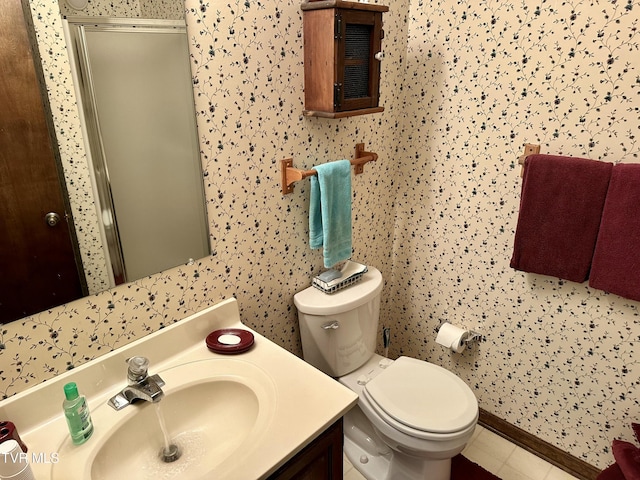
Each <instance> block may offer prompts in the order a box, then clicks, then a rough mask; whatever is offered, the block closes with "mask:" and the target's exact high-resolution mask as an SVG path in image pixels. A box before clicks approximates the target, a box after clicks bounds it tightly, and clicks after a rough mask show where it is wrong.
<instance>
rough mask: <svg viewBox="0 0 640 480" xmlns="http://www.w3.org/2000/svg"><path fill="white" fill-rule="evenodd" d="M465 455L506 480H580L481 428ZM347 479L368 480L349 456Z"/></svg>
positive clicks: (345, 462) (346, 470)
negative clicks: (351, 461)
mask: <svg viewBox="0 0 640 480" xmlns="http://www.w3.org/2000/svg"><path fill="white" fill-rule="evenodd" d="M462 453H463V455H464V456H465V457H467V458H468V459H469V460H471V461H472V462H475V463H477V464H478V465H481V466H482V467H483V468H485V469H486V470H488V471H490V472H491V473H493V474H494V475H497V476H498V477H500V478H501V479H502V480H577V479H576V478H575V477H573V476H571V475H569V474H568V473H566V472H564V471H563V470H561V469H559V468H557V467H555V466H553V465H551V464H550V463H547V462H545V461H544V460H542V459H540V458H538V457H536V456H535V455H533V454H531V453H529V452H527V451H526V450H524V449H522V448H520V447H517V446H515V445H514V444H512V443H510V442H509V441H508V440H505V439H504V438H502V437H501V436H499V435H496V434H495V433H493V432H491V431H489V430H487V429H486V428H483V427H481V426H480V425H478V426H477V427H476V430H475V432H474V433H473V437H472V438H471V441H470V442H469V444H468V445H467V446H466V448H465V449H464V451H463V452H462ZM344 480H364V477H363V476H362V475H360V472H358V471H357V470H356V469H355V468H354V467H353V466H352V465H351V463H349V460H347V458H346V457H345V458H344Z"/></svg>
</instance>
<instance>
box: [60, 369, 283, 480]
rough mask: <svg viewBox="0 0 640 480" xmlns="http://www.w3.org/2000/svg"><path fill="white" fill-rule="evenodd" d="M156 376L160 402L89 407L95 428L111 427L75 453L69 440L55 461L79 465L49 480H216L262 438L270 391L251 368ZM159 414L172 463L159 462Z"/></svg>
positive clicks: (168, 372)
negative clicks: (174, 449) (175, 454)
mask: <svg viewBox="0 0 640 480" xmlns="http://www.w3.org/2000/svg"><path fill="white" fill-rule="evenodd" d="M154 373H155V372H154ZM158 373H159V374H160V376H161V377H162V379H163V380H164V381H165V383H166V385H165V387H163V390H164V392H165V397H164V398H163V399H162V400H161V401H160V402H159V403H157V404H152V403H148V402H137V403H135V404H133V405H129V406H127V407H125V408H124V409H123V410H120V411H115V410H113V409H112V408H111V407H110V406H108V405H106V404H104V403H103V404H102V405H100V406H99V407H98V408H95V407H94V411H93V415H92V416H93V421H94V424H95V425H96V426H98V425H102V426H105V425H108V426H109V427H108V428H106V429H105V428H104V427H103V428H102V429H100V428H98V427H96V430H95V432H94V434H93V436H92V438H90V439H89V441H88V442H87V443H86V444H84V445H81V446H79V447H78V446H74V445H73V444H72V443H71V441H70V440H66V441H65V442H64V443H63V444H62V446H61V448H60V450H59V457H60V458H66V459H69V458H70V457H71V456H74V457H76V456H77V457H78V458H77V460H78V461H74V462H69V461H67V462H64V463H63V462H60V463H59V464H57V465H54V466H53V470H52V473H53V475H52V477H53V479H54V480H58V479H59V480H72V479H73V478H78V479H80V478H81V479H83V480H88V479H91V480H112V479H113V480H115V479H126V478H136V479H147V478H148V479H172V478H182V479H183V478H189V479H197V478H216V477H218V476H221V475H222V474H224V472H226V471H228V470H229V469H231V468H233V466H234V465H235V464H236V463H237V462H242V461H243V459H245V458H246V457H247V456H249V455H250V454H251V453H252V451H253V449H254V448H255V445H257V444H259V440H260V438H261V436H262V435H264V433H265V432H266V431H267V427H268V426H269V424H270V422H271V420H272V417H273V412H274V410H275V388H274V385H273V383H272V381H271V380H270V378H269V376H268V375H267V374H266V373H265V372H264V371H262V370H261V369H260V368H258V367H256V366H255V365H252V364H250V363H247V362H244V361H241V360H233V359H224V360H222V359H212V360H203V361H197V362H192V363H187V364H184V365H179V366H176V367H173V368H170V369H167V370H165V371H161V372H158ZM123 386H124V385H123ZM113 393H114V394H115V393H117V392H113ZM159 413H160V415H161V418H163V419H164V423H165V425H166V431H167V433H168V437H169V438H170V443H171V444H175V445H177V446H178V448H179V449H180V452H181V454H180V457H179V458H178V459H177V460H175V461H173V462H170V463H166V462H164V461H163V460H162V459H161V458H160V457H161V455H160V454H161V452H162V450H163V448H164V445H165V441H164V438H165V436H164V434H163V430H162V429H161V420H160V418H159V416H158V414H159ZM94 437H95V438H94ZM80 457H83V458H80ZM81 462H82V463H81ZM73 465H75V468H68V467H69V466H73ZM78 465H84V466H85V468H84V471H83V469H82V468H78Z"/></svg>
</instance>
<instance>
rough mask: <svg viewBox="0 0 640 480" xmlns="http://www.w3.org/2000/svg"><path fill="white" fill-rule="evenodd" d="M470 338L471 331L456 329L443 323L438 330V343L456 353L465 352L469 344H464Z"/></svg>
mask: <svg viewBox="0 0 640 480" xmlns="http://www.w3.org/2000/svg"><path fill="white" fill-rule="evenodd" d="M468 337H469V330H465V329H464V328H460V327H456V326H455V325H451V324H450V323H443V324H442V325H441V326H440V329H439V330H438V335H437V336H436V343H437V344H439V345H442V346H444V347H446V348H450V349H451V350H453V351H454V352H456V353H460V352H462V351H464V349H465V348H466V346H467V344H466V343H465V342H464V341H465V340H466V339H467V338H468Z"/></svg>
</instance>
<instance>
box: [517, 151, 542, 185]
mask: <svg viewBox="0 0 640 480" xmlns="http://www.w3.org/2000/svg"><path fill="white" fill-rule="evenodd" d="M536 153H540V145H536V144H534V143H525V144H524V154H522V155H520V156H519V157H518V164H519V165H521V166H522V168H521V169H520V176H521V177H522V175H523V173H524V162H525V160H526V159H527V157H528V156H529V155H534V154H536Z"/></svg>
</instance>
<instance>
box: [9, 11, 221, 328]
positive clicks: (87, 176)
mask: <svg viewBox="0 0 640 480" xmlns="http://www.w3.org/2000/svg"><path fill="white" fill-rule="evenodd" d="M12 1H16V2H17V3H20V0H12ZM22 4H23V8H25V5H26V11H27V12H28V0H23V2H22ZM59 8H60V11H61V13H62V15H63V16H70V17H71V16H74V17H75V16H78V15H82V16H86V17H89V16H92V15H93V16H99V17H102V18H104V17H105V16H117V17H129V18H136V19H138V18H140V17H145V18H156V19H157V18H161V19H162V20H161V22H160V23H162V22H165V23H170V22H169V20H173V19H175V18H180V19H182V22H183V23H184V20H183V19H184V4H183V2H182V0H168V1H163V2H158V1H157V0H146V1H145V0H140V1H139V2H131V1H126V2H125V1H124V0H123V1H122V2H113V1H109V0H89V2H88V3H87V5H86V8H85V9H83V10H81V11H77V10H74V9H73V8H71V7H70V6H69V5H68V4H67V3H66V0H60V4H59ZM91 23H98V21H97V19H96V22H91ZM65 33H69V31H67V32H65ZM90 35H91V33H87V32H86V31H85V32H83V33H82V35H81V36H82V37H83V38H85V39H86V38H88V37H90ZM100 41H101V42H102V44H103V45H104V46H103V47H102V50H103V51H108V50H115V46H114V45H109V43H108V42H109V41H110V40H109V39H108V38H107V37H105V38H104V39H101V40H100ZM105 42H106V43H105ZM124 42H125V43H126V44H127V46H128V45H129V43H130V41H129V39H127V40H125V41H124ZM149 43H154V41H153V40H151V41H150V42H149ZM184 46H185V48H184V60H185V61H186V63H187V68H188V64H189V61H188V51H187V49H186V42H185V45H184ZM82 55H83V56H86V53H85V54H82ZM145 58H146V57H145ZM85 60H86V58H85ZM36 62H37V60H36ZM85 66H86V65H85ZM89 68H90V71H89V73H96V72H97V71H98V70H99V69H98V67H97V66H96V65H93V64H89ZM117 69H118V68H116V70H117ZM106 70H107V71H109V70H110V69H109V68H107V69H106ZM111 70H113V69H111ZM5 71H6V70H5ZM74 74H75V75H74V80H75V81H78V79H81V81H82V82H84V81H85V80H87V76H88V74H87V72H86V71H85V72H82V71H75V72H74ZM162 77H163V78H164V77H165V75H162ZM154 78H157V76H156V77H154ZM113 81H114V80H113V79H111V78H110V79H108V80H106V82H107V84H110V83H111V82H113ZM82 82H79V83H78V85H80V83H82ZM188 85H189V88H188V90H189V95H191V97H190V101H191V104H193V97H192V95H193V91H192V88H191V77H190V73H189V75H188ZM80 88H84V89H88V90H91V91H94V93H95V90H98V88H97V87H96V86H95V84H94V85H91V86H89V87H87V85H86V83H82V85H80ZM83 92H84V91H83ZM138 96H141V95H138ZM183 100H184V98H183ZM99 103H100V100H99V99H97V98H93V99H89V100H86V99H85V98H84V93H83V98H82V101H80V105H79V108H81V113H82V114H84V116H83V115H82V114H81V116H83V121H82V126H81V127H82V134H83V136H85V137H86V138H89V137H91V135H92V128H93V127H95V126H96V125H95V124H96V123H102V119H101V118H100V107H99ZM159 103H164V102H159ZM183 103H185V102H183ZM107 105H108V102H107ZM96 106H98V108H97V118H98V120H97V121H96V120H91V119H88V118H87V116H86V112H90V111H91V109H96ZM55 108H57V107H55ZM152 116H157V114H156V113H155V112H154V114H153V115H152ZM194 118H195V113H194ZM146 123H147V121H146V120H144V119H143V120H140V118H138V124H146ZM182 123H189V122H182ZM190 126H191V128H192V131H191V132H190V135H191V136H192V138H193V139H194V140H195V145H196V156H197V165H198V171H197V172H196V173H195V175H192V177H193V176H195V177H196V178H197V180H198V181H199V189H200V191H201V192H200V194H201V201H200V207H199V208H201V210H200V212H197V213H196V216H199V217H200V218H201V220H202V223H203V225H204V229H203V230H202V232H201V233H203V235H201V236H200V240H199V243H200V246H201V247H202V248H201V249H200V253H198V254H196V255H189V256H184V257H178V259H177V260H176V259H173V260H171V261H172V262H173V263H171V264H162V265H160V266H158V267H155V268H156V269H155V270H154V269H153V268H154V267H151V270H149V269H148V268H147V267H146V266H145V267H144V268H147V270H144V269H143V270H142V273H139V274H134V275H133V276H131V277H128V278H127V277H126V276H125V275H126V270H123V271H119V270H118V269H117V268H113V267H112V266H111V262H110V260H109V259H110V257H113V256H117V255H113V254H112V253H110V251H109V246H111V247H113V246H114V245H115V247H119V248H120V250H121V252H122V251H123V250H126V248H123V246H124V244H125V240H124V239H123V238H122V237H123V236H125V235H119V234H116V235H115V237H114V236H110V233H109V230H110V229H111V230H113V228H112V227H113V225H114V224H116V222H118V226H119V227H120V222H122V223H126V222H128V223H129V224H132V225H138V224H144V218H145V217H144V214H143V216H142V217H140V218H138V219H137V220H136V219H134V220H127V221H126V222H125V220H124V218H125V217H126V215H125V214H128V213H129V211H131V210H134V207H137V206H138V204H139V203H142V199H143V198H144V197H146V195H147V194H146V193H145V194H143V195H141V194H140V193H139V191H140V190H141V184H140V183H138V184H137V186H136V191H137V193H136V194H134V195H133V196H129V197H127V196H124V197H123V198H124V200H122V201H121V203H120V206H118V205H117V203H118V201H117V200H116V199H115V196H116V195H115V193H114V192H115V190H116V188H115V184H111V183H113V182H114V178H115V177H116V175H115V174H112V171H113V169H115V167H112V166H110V165H109V166H108V167H106V168H102V167H97V168H94V169H91V168H88V167H87V171H85V172H81V175H80V176H81V177H82V178H83V179H82V180H78V176H74V175H76V174H77V172H74V171H73V169H74V168H76V166H77V165H79V164H81V163H83V162H82V160H84V159H78V158H73V155H70V154H69V152H66V151H65V148H66V146H65V145H60V148H59V150H60V156H59V157H58V158H57V159H56V161H57V163H58V169H59V170H63V171H64V176H65V180H66V187H67V188H66V191H65V192H64V193H68V194H69V195H67V196H66V198H65V199H64V207H62V208H63V210H62V215H60V214H58V213H57V212H53V211H52V212H49V213H47V217H46V220H44V221H43V222H42V223H43V224H45V222H46V223H47V224H48V225H49V226H50V227H51V228H52V229H55V228H57V227H59V226H61V225H62V226H65V223H66V222H65V218H64V213H65V212H72V213H73V221H74V222H75V229H70V230H71V236H72V237H73V238H74V239H75V242H76V243H75V248H74V251H73V252H72V254H75V257H76V258H80V259H81V262H82V263H81V265H82V266H83V267H84V272H83V275H80V277H84V280H85V281H84V282H81V283H83V285H81V286H80V287H81V288H80V289H78V288H76V290H77V295H76V297H75V298H77V297H79V296H81V295H83V294H93V293H97V292H99V291H101V290H104V289H107V288H110V287H112V286H114V283H115V284H120V283H124V282H125V281H130V280H134V279H136V278H140V277H141V276H146V275H149V274H152V273H156V272H158V271H161V270H164V269H166V268H170V267H172V266H176V265H178V264H181V263H186V262H188V261H189V258H194V259H196V258H200V257H202V256H206V255H208V254H209V253H210V251H209V248H210V247H209V244H208V231H207V221H206V211H205V207H204V191H203V185H202V173H201V167H200V160H199V147H198V145H197V138H198V137H197V132H196V128H195V119H194V120H193V122H191V124H190ZM164 128H165V130H166V129H168V130H171V131H173V130H175V128H174V127H164ZM149 130H151V133H154V134H156V135H160V136H166V131H163V127H153V128H150V129H149ZM116 132H117V130H116ZM94 133H95V132H94ZM104 136H106V135H104ZM76 142H78V143H82V140H81V139H79V138H78V139H77V140H76ZM97 143H98V145H99V148H98V150H97V153H96V151H94V150H93V148H92V149H91V150H88V151H87V160H86V162H85V163H86V164H89V163H91V164H92V165H93V164H96V165H100V161H104V160H105V159H104V158H96V157H101V156H102V155H103V154H104V152H105V151H107V147H106V139H105V138H100V137H99V138H98V140H97ZM153 143H154V142H153V141H152V142H151V145H153ZM146 150H150V147H149V144H147V145H146V146H144V147H138V154H139V153H140V151H146ZM74 153H75V152H74ZM156 153H157V152H152V155H151V156H152V157H154V158H155V157H156ZM138 154H136V158H135V160H136V161H137V157H138V156H139V155H138ZM65 156H66V157H71V164H73V165H72V168H71V167H70V166H69V164H65ZM107 156H108V155H107ZM67 161H68V159H67ZM125 163H126V164H131V163H134V162H132V161H127V162H125ZM167 163H172V162H171V161H169V162H167ZM107 164H108V160H107ZM101 168H102V169H101ZM158 170H164V165H161V166H156V167H142V168H140V169H139V171H140V172H141V173H142V177H141V178H144V177H148V178H149V179H151V178H152V177H153V176H154V175H155V173H156V171H158ZM170 175H171V174H170ZM122 176H124V177H125V178H128V177H131V173H124V174H122ZM105 179H106V183H107V186H108V187H110V188H111V190H109V191H108V192H107V193H106V194H105V193H104V192H103V193H102V194H99V190H100V188H99V183H100V182H101V181H103V182H104V181H105ZM140 181H141V180H140V179H138V182H140ZM156 183H157V181H156ZM173 183H177V182H173ZM118 188H119V187H118ZM164 190H166V189H163V191H164ZM186 190H193V189H192V188H188V187H187V188H186ZM101 196H102V198H101ZM114 200H115V201H114ZM109 201H112V202H113V203H112V204H110V205H109ZM173 203H175V202H171V201H170V202H169V204H168V206H165V207H163V208H162V209H159V210H161V212H162V215H163V216H164V215H167V210H170V209H171V206H172V204H173ZM114 204H115V205H114ZM177 209H178V214H179V217H182V216H184V215H180V211H182V212H184V211H185V209H184V208H182V209H180V208H179V207H178V208H177ZM190 210H191V209H189V211H190ZM194 210H197V208H195V209H194ZM79 212H80V213H79ZM49 222H51V223H49ZM154 223H158V222H151V223H150V224H146V225H145V227H144V229H145V230H149V229H150V228H151V226H153V224H154ZM56 224H57V225H56ZM99 224H103V225H104V228H102V227H100V228H96V225H99ZM60 230H65V228H61V229H60ZM118 230H120V229H118ZM174 230H177V231H180V230H181V228H175V227H174ZM155 235H156V238H157V237H158V236H159V237H164V235H162V234H160V235H159V234H157V233H156V234H155ZM133 236H134V237H136V236H137V235H133ZM183 237H187V235H183ZM189 237H191V235H189ZM113 238H115V240H113ZM152 238H153V237H152ZM44 243H48V242H44ZM110 243H111V245H110ZM155 243H156V242H153V240H144V241H143V242H142V249H143V250H142V252H143V253H144V251H145V250H149V251H152V255H150V256H151V257H156V258H163V259H164V258H167V257H169V255H167V254H166V253H163V252H162V251H155V252H153V249H152V248H151V247H153V246H155V245H154V244H155ZM5 246H6V244H5V243H2V247H3V248H4V247H5ZM48 246H49V245H47V247H48ZM8 250H9V249H7V251H5V252H0V253H2V255H3V259H4V258H5V257H8V256H10V254H11V253H10V252H9V251H8ZM196 251H197V250H196ZM32 256H34V257H36V256H38V255H32ZM124 256H125V257H126V256H127V254H126V253H125V254H124ZM134 256H135V257H136V258H138V257H140V256H142V255H141V254H134ZM36 268H40V267H39V266H37V267H36ZM3 270H4V268H3ZM127 270H128V269H127ZM65 276H66V275H58V279H57V280H58V281H59V282H60V283H63V280H64V278H63V277H65ZM3 286H4V285H3ZM32 286H33V285H30V287H29V288H30V289H31V287H32ZM0 297H1V296H0ZM69 300H70V299H69V298H63V297H62V296H61V295H57V294H55V295H53V298H50V299H48V302H47V303H46V304H45V306H42V307H41V308H40V309H39V310H42V309H45V308H50V307H52V306H55V305H58V304H61V303H66V302H67V301H69ZM2 304H3V299H2V298H0V310H1V309H2ZM39 310H37V311H39ZM37 311H31V312H24V313H25V314H33V313H37ZM0 314H1V312H0ZM22 316H24V315H19V316H14V317H13V318H12V319H17V318H20V317H22ZM2 322H3V323H4V319H2Z"/></svg>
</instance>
